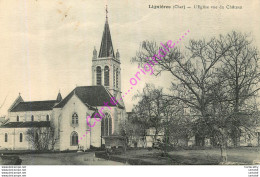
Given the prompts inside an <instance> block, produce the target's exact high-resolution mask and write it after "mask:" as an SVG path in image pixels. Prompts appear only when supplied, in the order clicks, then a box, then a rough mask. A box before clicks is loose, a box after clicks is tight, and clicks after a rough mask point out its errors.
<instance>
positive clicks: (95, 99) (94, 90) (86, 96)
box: [54, 85, 123, 109]
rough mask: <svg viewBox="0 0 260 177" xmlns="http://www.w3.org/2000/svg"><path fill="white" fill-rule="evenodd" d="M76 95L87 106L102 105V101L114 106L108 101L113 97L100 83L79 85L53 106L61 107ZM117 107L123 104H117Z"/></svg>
mask: <svg viewBox="0 0 260 177" xmlns="http://www.w3.org/2000/svg"><path fill="white" fill-rule="evenodd" d="M74 94H75V95H77V96H78V98H79V99H80V100H81V101H82V102H83V103H84V104H86V106H88V107H92V109H93V107H96V106H104V102H108V105H109V106H111V107H112V106H114V105H112V104H111V103H110V99H111V98H112V97H113V96H112V95H111V94H110V93H109V92H108V91H107V90H106V89H105V87H104V86H102V85H98V86H81V87H76V88H75V89H74V90H72V91H71V92H70V94H69V95H68V96H67V97H65V98H64V99H63V100H62V101H61V102H60V103H59V104H57V105H56V106H55V107H54V108H62V107H63V106H65V105H66V103H67V102H68V101H69V100H70V98H71V97H72V96H73V95H74ZM117 105H118V107H119V108H123V106H121V105H119V104H117Z"/></svg>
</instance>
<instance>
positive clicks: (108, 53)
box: [98, 6, 115, 58]
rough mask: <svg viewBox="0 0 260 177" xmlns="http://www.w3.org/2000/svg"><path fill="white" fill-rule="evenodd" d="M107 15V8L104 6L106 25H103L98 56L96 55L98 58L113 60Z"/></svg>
mask: <svg viewBox="0 0 260 177" xmlns="http://www.w3.org/2000/svg"><path fill="white" fill-rule="evenodd" d="M107 14H108V10H107V6H106V23H105V27H104V32H103V36H102V41H101V46H100V50H99V55H98V57H99V58H105V57H113V58H115V54H114V49H113V44H112V38H111V34H110V30H109V25H108V17H107Z"/></svg>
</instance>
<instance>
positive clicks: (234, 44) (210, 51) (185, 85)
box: [132, 32, 259, 161]
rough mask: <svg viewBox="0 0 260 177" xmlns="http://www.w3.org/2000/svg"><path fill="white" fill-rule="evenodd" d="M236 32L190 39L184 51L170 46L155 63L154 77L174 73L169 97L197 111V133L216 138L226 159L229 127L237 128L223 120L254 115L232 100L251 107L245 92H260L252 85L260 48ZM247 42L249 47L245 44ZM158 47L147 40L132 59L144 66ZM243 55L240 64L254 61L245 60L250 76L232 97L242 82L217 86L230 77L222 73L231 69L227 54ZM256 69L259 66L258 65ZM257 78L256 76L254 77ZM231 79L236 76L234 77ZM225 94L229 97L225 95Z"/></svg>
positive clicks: (251, 95)
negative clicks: (214, 36) (215, 106)
mask: <svg viewBox="0 0 260 177" xmlns="http://www.w3.org/2000/svg"><path fill="white" fill-rule="evenodd" d="M234 34H236V33H234V32H233V33H231V34H227V35H226V36H222V35H220V36H219V38H211V39H210V40H209V41H207V42H206V41H205V40H190V42H189V44H188V46H187V47H186V49H185V51H183V52H181V51H180V49H179V48H177V47H174V48H173V49H169V52H168V53H167V54H166V56H165V57H164V58H162V59H157V62H154V75H155V76H158V75H159V74H161V73H162V72H167V73H168V74H170V75H171V76H173V78H172V80H171V83H172V87H171V88H172V89H171V90H172V91H171V94H169V97H170V98H172V100H179V101H181V102H182V103H183V104H184V105H187V106H188V107H189V108H190V110H192V111H193V113H195V114H194V115H195V116H196V120H195V121H193V124H194V127H195V128H194V129H193V130H194V133H195V134H197V135H199V136H200V137H202V139H203V138H204V137H208V138H212V137H215V140H217V141H218V144H219V147H220V149H221V152H223V153H221V155H222V156H225V157H222V160H223V161H226V159H227V158H226V143H227V136H228V135H229V134H230V129H231V128H234V126H233V125H234V122H231V123H230V124H227V125H225V126H223V125H224V123H225V122H227V121H229V120H230V119H231V118H234V117H236V119H237V120H241V118H238V117H243V120H245V117H251V115H252V114H245V113H243V114H240V116H238V111H234V110H235V109H233V111H231V103H232V102H231V101H233V103H234V102H237V101H238V100H236V98H240V99H239V100H240V101H239V103H241V108H242V107H244V108H245V107H248V106H246V103H249V102H250V101H249V100H248V101H246V100H244V98H245V94H243V93H245V91H247V90H250V91H248V92H247V94H246V95H248V97H247V98H248V99H249V97H251V98H252V97H254V96H255V94H256V93H257V91H258V89H254V90H253V88H256V81H257V79H259V74H258V73H259V72H258V71H257V70H256V69H252V68H254V67H253V66H252V61H253V60H255V61H258V59H259V58H258V57H257V56H258V55H257V51H256V49H254V48H253V47H250V43H248V42H244V43H243V41H245V40H246V37H244V38H241V36H243V35H241V34H240V35H238V36H240V39H241V41H242V42H239V40H238V39H236V38H234ZM245 45H246V47H243V46H245ZM165 46H167V44H165ZM158 49H159V47H158V46H157V44H156V43H155V42H149V41H144V42H143V43H142V44H141V47H140V50H139V51H138V52H137V54H136V56H135V57H134V58H133V59H132V61H133V62H138V63H139V64H140V65H142V66H143V65H144V63H146V62H147V57H148V58H149V57H154V58H155V55H154V54H156V52H157V51H158ZM253 49H254V50H253ZM240 54H241V57H240V58H241V61H242V62H241V64H243V63H245V61H244V60H247V59H250V58H251V59H252V60H251V62H246V63H247V64H246V65H247V66H248V67H245V68H246V69H244V72H246V74H245V75H247V77H246V78H247V79H246V78H245V77H244V80H245V81H244V83H245V84H244V89H240V90H239V91H238V90H236V92H235V93H236V94H237V95H236V96H235V97H234V96H233V98H231V97H232V93H234V90H235V89H237V86H238V85H240V84H241V83H239V84H236V85H234V84H233V86H232V87H230V86H229V87H224V88H220V90H216V89H214V88H216V87H218V86H225V83H227V82H229V83H230V79H229V78H228V77H225V75H223V74H221V72H220V71H221V70H222V71H223V70H224V71H227V72H228V68H226V69H225V64H223V62H228V57H229V58H236V57H239V56H240ZM248 56H249V57H248ZM246 58H247V59H246ZM235 61H236V59H235ZM254 64H256V65H257V62H254ZM230 66H232V67H236V66H234V64H232V63H230ZM256 68H258V66H257V67H256ZM249 70H250V71H249ZM237 73H238V72H237ZM249 73H251V74H249ZM252 73H254V74H252ZM254 77H255V79H253V78H254ZM231 78H232V79H234V78H233V76H232V77H231ZM242 78H243V77H242ZM240 79H241V78H240ZM242 80H243V79H242ZM232 88H233V90H232ZM248 88H251V89H248ZM223 95H226V96H227V97H225V98H224V97H223ZM226 98H231V99H226ZM242 100H243V101H242ZM214 105H217V109H215V108H214ZM221 111H223V112H221ZM224 113H225V114H224ZM234 113H236V114H234ZM236 122H240V123H239V124H235V127H236V128H238V127H241V126H242V125H244V127H246V126H245V125H246V123H245V121H236ZM233 134H234V133H233Z"/></svg>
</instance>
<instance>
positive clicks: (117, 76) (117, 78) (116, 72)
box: [116, 68, 118, 88]
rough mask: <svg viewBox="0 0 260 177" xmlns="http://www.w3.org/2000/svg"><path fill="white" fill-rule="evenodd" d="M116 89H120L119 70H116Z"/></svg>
mask: <svg viewBox="0 0 260 177" xmlns="http://www.w3.org/2000/svg"><path fill="white" fill-rule="evenodd" d="M116 88H118V68H117V69H116Z"/></svg>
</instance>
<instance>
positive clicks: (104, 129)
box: [101, 113, 112, 136]
mask: <svg viewBox="0 0 260 177" xmlns="http://www.w3.org/2000/svg"><path fill="white" fill-rule="evenodd" d="M101 135H102V136H109V135H112V118H111V116H110V114H108V113H105V117H104V118H103V119H102V121H101Z"/></svg>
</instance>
